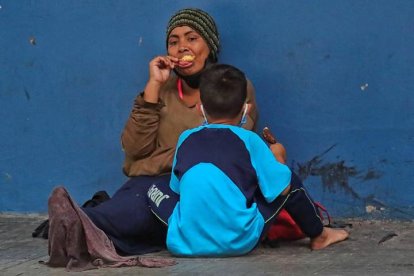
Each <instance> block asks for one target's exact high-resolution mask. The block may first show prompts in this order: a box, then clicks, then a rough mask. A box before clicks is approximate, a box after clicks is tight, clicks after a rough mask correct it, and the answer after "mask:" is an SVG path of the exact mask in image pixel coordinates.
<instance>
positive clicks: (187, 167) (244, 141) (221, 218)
mask: <svg viewBox="0 0 414 276" xmlns="http://www.w3.org/2000/svg"><path fill="white" fill-rule="evenodd" d="M290 178H291V171H290V169H289V168H288V167H287V166H285V165H283V164H281V163H279V162H278V161H277V160H276V159H275V157H274V156H273V154H272V152H271V151H270V149H269V148H268V146H267V145H266V144H265V142H264V141H263V140H262V139H261V138H260V137H259V136H258V135H257V134H256V133H254V132H252V131H249V130H245V129H243V128H240V127H236V126H230V125H222V124H210V125H205V126H200V127H197V128H194V129H190V130H186V131H184V132H183V133H182V134H181V136H180V138H179V140H178V144H177V149H176V153H175V156H174V162H173V170H172V174H171V181H170V188H171V189H172V190H173V191H174V192H176V193H177V194H179V195H180V201H179V202H178V203H177V205H176V206H175V208H174V211H173V213H172V215H171V216H170V218H169V220H168V234H167V247H168V250H169V251H170V252H171V253H173V254H175V255H182V256H234V255H242V254H246V253H248V252H249V251H251V250H252V249H253V248H254V247H255V246H256V244H257V243H258V241H259V239H260V235H261V233H262V230H263V227H264V224H265V219H264V217H263V215H262V214H261V212H260V210H259V208H258V205H259V201H263V203H266V202H267V203H270V202H272V201H273V200H275V199H276V197H277V196H278V195H279V194H280V193H281V192H282V191H283V190H284V189H285V188H286V187H287V186H288V185H289V183H290ZM264 201H265V202H264Z"/></svg>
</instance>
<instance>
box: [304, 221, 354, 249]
mask: <svg viewBox="0 0 414 276" xmlns="http://www.w3.org/2000/svg"><path fill="white" fill-rule="evenodd" d="M348 236H349V233H348V232H347V231H345V230H343V229H332V228H327V227H324V228H323V231H322V233H321V234H320V235H319V236H317V237H316V238H313V239H311V249H312V250H318V249H323V248H325V247H328V246H329V245H331V244H334V243H337V242H341V241H344V240H346V239H347V238H348Z"/></svg>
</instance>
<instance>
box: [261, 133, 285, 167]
mask: <svg viewBox="0 0 414 276" xmlns="http://www.w3.org/2000/svg"><path fill="white" fill-rule="evenodd" d="M262 136H263V138H264V139H265V140H266V142H268V143H269V144H270V150H271V151H272V153H273V155H274V156H275V158H276V160H277V161H279V162H280V163H282V164H286V160H287V154H286V149H285V147H284V146H283V145H282V144H281V143H278V142H277V140H276V138H275V136H274V135H273V134H272V132H271V131H270V129H269V128H268V127H265V128H264V129H263V131H262Z"/></svg>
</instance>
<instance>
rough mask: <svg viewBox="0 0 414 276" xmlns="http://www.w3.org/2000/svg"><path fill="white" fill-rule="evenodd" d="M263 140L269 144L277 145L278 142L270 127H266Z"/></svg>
mask: <svg viewBox="0 0 414 276" xmlns="http://www.w3.org/2000/svg"><path fill="white" fill-rule="evenodd" d="M262 136H263V138H264V139H265V140H266V142H268V143H269V144H276V143H277V140H276V138H275V136H274V135H273V134H272V132H271V131H270V129H269V128H268V127H265V128H264V129H263V132H262Z"/></svg>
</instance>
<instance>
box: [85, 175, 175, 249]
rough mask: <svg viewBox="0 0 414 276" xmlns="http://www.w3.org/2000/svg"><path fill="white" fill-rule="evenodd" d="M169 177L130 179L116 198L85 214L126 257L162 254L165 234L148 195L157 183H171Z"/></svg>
mask: <svg viewBox="0 0 414 276" xmlns="http://www.w3.org/2000/svg"><path fill="white" fill-rule="evenodd" d="M169 180H170V175H164V176H154V177H153V176H138V177H133V178H131V179H129V180H128V181H127V182H126V183H125V184H124V185H123V186H122V187H121V188H120V189H119V190H118V191H117V192H116V193H115V194H114V196H113V197H112V198H111V199H110V200H108V201H105V202H103V203H101V204H100V205H98V206H96V207H94V208H83V211H84V212H85V213H86V214H87V215H88V217H89V218H90V219H91V220H92V221H93V222H94V224H95V225H96V226H97V227H98V228H100V229H101V230H103V231H104V232H105V233H106V234H107V235H108V237H109V238H110V239H111V240H112V242H113V243H114V245H115V247H116V248H117V250H118V251H119V252H120V253H122V254H126V255H133V254H144V253H148V252H154V251H159V250H161V249H163V248H164V247H165V235H166V230H165V229H164V227H162V224H161V223H160V222H159V221H158V220H157V219H156V217H155V216H154V215H153V214H152V212H151V210H150V208H149V202H148V197H147V192H148V189H149V187H151V185H153V184H154V183H159V182H161V183H164V182H166V183H169Z"/></svg>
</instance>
